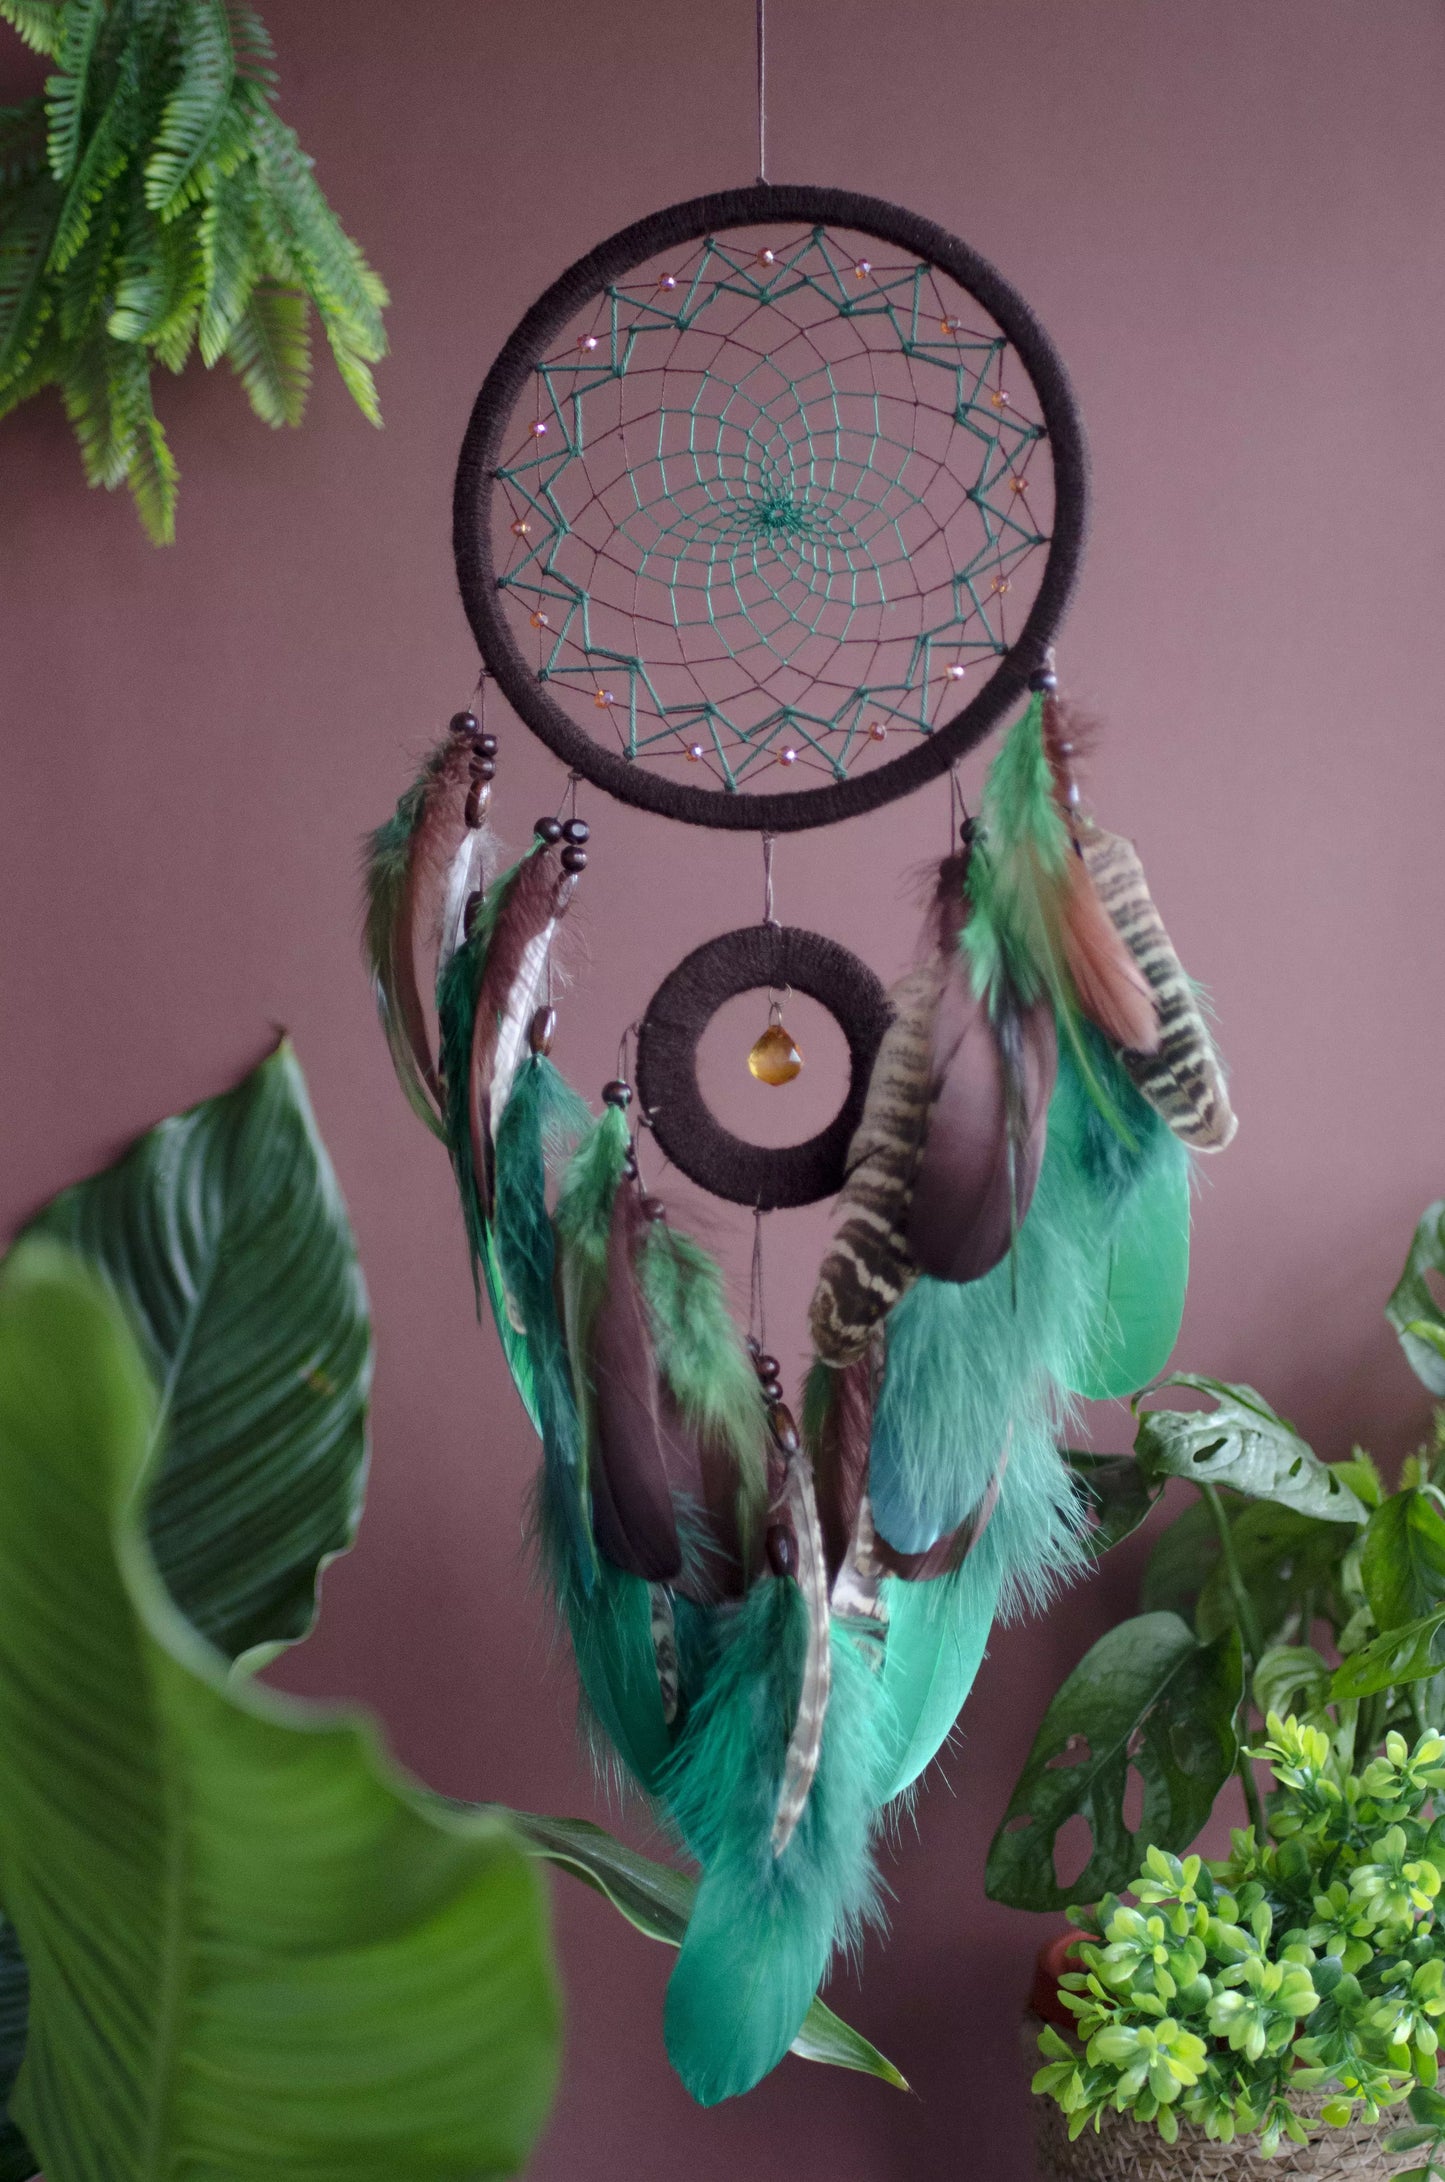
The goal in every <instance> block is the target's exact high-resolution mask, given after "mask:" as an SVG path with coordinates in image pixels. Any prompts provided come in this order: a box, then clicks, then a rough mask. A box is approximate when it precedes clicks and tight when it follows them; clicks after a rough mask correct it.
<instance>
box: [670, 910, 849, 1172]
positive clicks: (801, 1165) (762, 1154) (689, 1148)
mask: <svg viewBox="0 0 1445 2182" xmlns="http://www.w3.org/2000/svg"><path fill="white" fill-rule="evenodd" d="M783 986H787V987H791V988H792V989H793V990H794V991H797V992H804V993H807V994H808V996H809V997H810V999H813V1000H816V1001H817V1002H818V1004H819V1006H820V1007H824V1008H826V1009H827V1011H828V1013H829V1014H830V1015H831V1016H832V1018H833V1020H834V1022H835V1023H836V1024H837V1025H838V1028H839V1029H840V1030H841V1031H842V1033H843V1036H844V1038H845V1039H846V1040H847V1044H848V1090H847V1094H846V1096H845V1098H844V1100H843V1103H842V1105H841V1106H840V1107H839V1109H838V1111H837V1113H836V1114H835V1115H834V1116H833V1119H832V1120H831V1121H830V1122H829V1124H828V1126H827V1128H826V1129H822V1130H820V1131H819V1132H818V1134H817V1135H816V1136H813V1137H809V1138H808V1139H807V1141H806V1143H803V1144H788V1145H783V1146H780V1147H771V1146H766V1145H761V1144H749V1143H747V1142H746V1141H745V1140H744V1139H743V1138H742V1137H738V1136H734V1135H733V1133H732V1131H731V1130H730V1129H725V1128H724V1127H723V1125H722V1123H721V1122H720V1121H718V1120H717V1118H716V1116H715V1115H714V1114H713V1113H712V1111H711V1109H710V1108H709V1107H708V1104H707V1102H706V1100H705V1099H704V1098H703V1095H702V1090H701V1087H700V1086H699V1083H698V1080H697V1049H698V1045H699V1043H700V1041H701V1038H702V1035H703V1032H704V1031H705V1030H706V1029H707V1026H708V1024H709V1023H710V1022H711V1021H712V1019H713V1017H714V1016H715V1015H716V1014H717V1011H718V1009H719V1008H720V1007H721V1006H722V1005H723V1003H724V1002H725V1001H728V1000H732V999H734V998H735V997H736V996H737V994H739V993H744V992H752V991H754V990H761V991H766V990H767V989H768V988H769V987H773V988H777V987H783ZM891 1013H892V1010H891V1009H890V1007H889V1004H888V995H887V994H886V993H885V991H884V990H883V987H882V985H881V984H880V983H879V982H878V979H877V978H876V977H875V976H874V975H873V972H872V971H871V970H870V969H869V968H868V966H867V964H866V963H863V962H860V961H859V960H858V957H857V956H856V955H853V954H850V953H849V952H848V949H847V948H846V947H840V946H839V945H838V942H837V941H836V940H831V939H825V938H824V937H823V936H822V934H821V933H818V932H802V931H799V930H798V929H797V928H796V927H795V926H793V925H786V924H754V925H746V926H744V927H743V928H742V929H741V930H739V931H736V932H724V933H722V934H721V935H720V936H719V937H718V938H717V939H711V940H708V941H706V942H705V944H704V945H703V946H701V947H698V948H696V949H694V951H693V953H692V954H690V955H688V956H687V958H686V960H685V961H682V962H680V963H679V964H678V966H677V968H676V969H675V970H673V971H672V972H671V974H670V975H669V976H667V977H666V978H664V979H663V981H662V983H661V984H660V985H659V986H658V988H657V991H656V992H655V993H654V994H653V996H652V998H651V1000H650V1001H649V1002H648V1005H647V1012H646V1014H645V1015H644V1016H643V1019H642V1023H641V1025H640V1027H639V1029H638V1033H637V1090H638V1097H639V1100H640V1102H641V1105H642V1107H643V1110H644V1111H645V1113H646V1114H647V1115H648V1118H649V1120H650V1122H651V1126H652V1133H653V1135H654V1137H655V1138H656V1140H657V1142H658V1144H659V1145H660V1146H661V1148H662V1150H663V1151H664V1152H665V1153H666V1154H667V1156H668V1158H669V1159H670V1160H671V1161H672V1163H673V1165H674V1166H675V1167H676V1168H678V1169H679V1171H680V1172H681V1173H683V1174H685V1175H686V1176H687V1177H688V1179H689V1180H690V1181H693V1182H696V1183H697V1184H698V1185H699V1187H701V1188H702V1189H705V1190H708V1191H710V1192H711V1194H712V1195H713V1196H714V1197H723V1198H726V1199H727V1200H728V1201H729V1202H730V1203H732V1204H735V1205H750V1206H752V1207H753V1208H754V1209H755V1210H757V1211H760V1212H774V1211H777V1210H779V1209H781V1208H782V1207H784V1206H787V1205H812V1204H816V1203H817V1202H818V1201H819V1200H820V1199H821V1198H825V1197H836V1195H837V1194H838V1191H839V1190H840V1189H841V1188H842V1186H843V1179H844V1173H845V1165H844V1163H845V1161H846V1158H847V1154H848V1146H849V1144H850V1143H851V1141H852V1138H853V1133H854V1131H855V1130H856V1128H857V1126H858V1122H859V1119H860V1117H861V1115H862V1112H863V1101H864V1099H865V1097H866V1096H867V1091H868V1079H869V1076H870V1074H871V1073H872V1068H873V1063H874V1061H875V1059H876V1058H877V1054H878V1047H879V1043H880V1041H881V1040H882V1037H883V1033H884V1031H885V1030H886V1029H887V1027H888V1022H889V1019H890V1016H891Z"/></svg>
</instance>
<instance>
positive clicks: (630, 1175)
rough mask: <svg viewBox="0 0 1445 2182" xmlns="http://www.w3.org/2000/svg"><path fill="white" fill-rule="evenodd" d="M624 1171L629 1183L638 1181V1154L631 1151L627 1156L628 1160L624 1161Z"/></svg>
mask: <svg viewBox="0 0 1445 2182" xmlns="http://www.w3.org/2000/svg"><path fill="white" fill-rule="evenodd" d="M622 1171H623V1173H624V1174H625V1175H626V1177H627V1179H628V1181H629V1182H635V1181H636V1180H637V1154H636V1152H633V1151H629V1152H628V1154H627V1157H626V1158H625V1159H624V1160H623V1162H622Z"/></svg>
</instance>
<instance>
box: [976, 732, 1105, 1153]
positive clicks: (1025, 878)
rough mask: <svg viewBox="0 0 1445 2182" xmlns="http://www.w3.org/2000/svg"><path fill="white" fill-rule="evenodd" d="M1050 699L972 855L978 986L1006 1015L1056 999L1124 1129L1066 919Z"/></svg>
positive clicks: (1010, 760)
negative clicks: (1080, 991) (1067, 948)
mask: <svg viewBox="0 0 1445 2182" xmlns="http://www.w3.org/2000/svg"><path fill="white" fill-rule="evenodd" d="M1043 717H1044V715H1043V699H1042V697H1035V698H1034V699H1033V702H1032V703H1031V704H1030V706H1029V708H1028V710H1027V712H1025V713H1024V715H1023V717H1022V719H1020V720H1018V721H1016V722H1015V724H1014V726H1013V727H1012V728H1010V730H1009V732H1008V734H1007V736H1006V737H1005V738H1004V741H1003V744H1002V746H1001V747H1000V749H999V752H998V755H997V757H996V758H995V759H994V761H993V764H992V765H991V766H990V767H989V771H988V778H987V780H986V781H985V783H984V791H983V806H982V811H981V817H982V821H983V825H982V832H981V837H980V839H979V840H978V841H977V842H976V843H975V845H974V848H973V850H972V853H971V855H970V857H969V865H968V881H967V886H968V898H969V904H970V914H969V918H968V922H967V924H966V925H965V926H964V929H963V936H962V941H961V945H962V946H963V948H964V951H965V952H966V954H967V956H968V959H969V962H970V964H971V966H972V972H973V983H974V990H975V991H976V992H977V993H979V994H980V995H982V996H984V997H985V998H986V999H987V1000H988V1003H989V1006H990V1009H991V1010H992V1011H993V1012H994V1013H995V1014H997V1013H998V1012H999V1011H1000V1009H1001V1008H1002V1007H1003V1006H1004V1005H1005V1004H1006V1000H1017V1001H1021V1002H1022V1003H1023V1005H1024V1006H1025V1007H1029V1006H1031V1005H1032V1004H1033V1002H1034V1001H1036V1000H1037V999H1038V998H1039V997H1040V995H1041V994H1047V995H1048V998H1049V1000H1050V1001H1051V1002H1052V1004H1053V1010H1054V1015H1055V1019H1056V1021H1057V1023H1058V1028H1059V1038H1060V1043H1061V1047H1062V1046H1065V1045H1066V1046H1067V1047H1068V1049H1069V1051H1070V1052H1071V1053H1072V1055H1073V1059H1074V1064H1075V1066H1076V1067H1077V1069H1078V1071H1079V1074H1080V1076H1081V1077H1082V1079H1083V1082H1084V1084H1085V1086H1086V1088H1087V1090H1088V1092H1089V1095H1090V1097H1091V1098H1092V1099H1093V1100H1094V1103H1095V1104H1096V1105H1097V1106H1098V1108H1099V1110H1100V1112H1101V1113H1102V1114H1103V1115H1104V1116H1105V1118H1106V1119H1107V1120H1108V1121H1109V1122H1110V1123H1111V1125H1112V1126H1113V1127H1114V1128H1115V1129H1116V1130H1117V1131H1118V1132H1119V1133H1120V1134H1121V1135H1127V1133H1128V1123H1127V1122H1126V1120H1125V1118H1124V1112H1123V1110H1122V1108H1121V1105H1120V1103H1119V1102H1118V1101H1117V1100H1115V1099H1112V1098H1111V1096H1110V1093H1109V1088H1108V1083H1107V1080H1106V1078H1105V1077H1104V1076H1102V1075H1101V1073H1100V1071H1099V1069H1098V1068H1097V1066H1096V1064H1095V1061H1094V1058H1093V1040H1092V1035H1091V1026H1090V1025H1089V1024H1088V1023H1087V1022H1086V1021H1085V1019H1084V1016H1083V1014H1082V1012H1081V1010H1080V1007H1079V1001H1078V995H1077V993H1076V992H1075V990H1074V981H1073V979H1072V977H1071V976H1070V975H1069V969H1068V964H1067V962H1066V960H1065V957H1064V951H1063V943H1062V936H1061V933H1060V928H1059V913H1058V899H1057V897H1058V892H1059V889H1060V888H1061V887H1062V885H1063V882H1064V878H1065V875H1066V873H1067V871H1068V862H1069V858H1070V856H1072V855H1073V853H1074V849H1073V844H1072V841H1071V839H1070V835H1069V829H1068V826H1067V824H1066V823H1065V820H1064V815H1063V813H1062V811H1061V810H1060V809H1059V806H1058V803H1057V801H1056V800H1055V796H1054V782H1053V773H1052V770H1051V768H1050V765H1049V759H1048V752H1047V750H1046V749H1045V747H1044V732H1043Z"/></svg>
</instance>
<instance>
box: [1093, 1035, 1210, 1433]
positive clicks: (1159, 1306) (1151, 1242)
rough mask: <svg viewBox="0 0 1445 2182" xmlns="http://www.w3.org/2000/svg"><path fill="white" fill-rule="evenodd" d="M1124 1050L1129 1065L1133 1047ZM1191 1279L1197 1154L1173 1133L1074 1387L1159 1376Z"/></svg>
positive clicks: (1102, 1291)
mask: <svg viewBox="0 0 1445 2182" xmlns="http://www.w3.org/2000/svg"><path fill="white" fill-rule="evenodd" d="M1121 1058H1122V1059H1123V1060H1124V1063H1125V1065H1126V1067H1127V1065H1128V1056H1127V1054H1126V1055H1121ZM1188 1285H1189V1155H1188V1153H1187V1151H1186V1150H1185V1148H1184V1146H1183V1144H1182V1143H1180V1142H1179V1140H1178V1139H1177V1138H1174V1137H1169V1138H1167V1139H1166V1141H1165V1142H1164V1143H1163V1144H1162V1145H1161V1146H1160V1147H1159V1151H1158V1155H1157V1156H1156V1158H1155V1159H1154V1161H1153V1162H1152V1164H1151V1166H1150V1168H1149V1171H1148V1172H1147V1174H1146V1175H1145V1176H1144V1177H1143V1178H1142V1180H1141V1181H1140V1182H1139V1183H1138V1184H1137V1186H1136V1187H1135V1188H1134V1189H1133V1190H1132V1191H1131V1193H1130V1197H1129V1202H1128V1204H1127V1205H1126V1206H1125V1207H1124V1209H1123V1211H1122V1212H1121V1214H1120V1217H1119V1221H1118V1224H1117V1226H1116V1227H1115V1229H1114V1232H1113V1235H1112V1237H1111V1239H1110V1242H1109V1247H1108V1251H1107V1257H1106V1268H1105V1273H1104V1278H1103V1281H1102V1283H1101V1285H1100V1287H1099V1288H1098V1289H1097V1290H1096V1293H1095V1298H1094V1309H1093V1314H1092V1326H1093V1334H1092V1339H1091V1341H1090V1345H1089V1349H1088V1352H1087V1355H1086V1357H1085V1359H1084V1362H1083V1365H1082V1368H1081V1369H1080V1370H1079V1372H1078V1373H1077V1374H1076V1375H1075V1377H1074V1378H1072V1379H1071V1380H1070V1382H1069V1384H1070V1386H1071V1388H1072V1390H1073V1392H1074V1393H1076V1394H1082V1395H1083V1396H1084V1398H1085V1400H1086V1401H1091V1402H1109V1401H1117V1400H1119V1399H1121V1398H1122V1397H1123V1396H1125V1395H1130V1394H1137V1393H1138V1391H1139V1389H1140V1387H1144V1386H1148V1385H1149V1384H1150V1382H1151V1381H1152V1380H1154V1379H1157V1378H1158V1376H1159V1374H1160V1373H1161V1372H1162V1371H1163V1370H1164V1368H1165V1366H1166V1365H1167V1363H1168V1362H1169V1357H1170V1354H1171V1352H1172V1350H1173V1347H1174V1344H1175V1342H1176V1341H1177V1339H1178V1338H1179V1324H1180V1320H1181V1319H1182V1318H1183V1316H1184V1296H1185V1291H1186V1289H1187V1288H1188Z"/></svg>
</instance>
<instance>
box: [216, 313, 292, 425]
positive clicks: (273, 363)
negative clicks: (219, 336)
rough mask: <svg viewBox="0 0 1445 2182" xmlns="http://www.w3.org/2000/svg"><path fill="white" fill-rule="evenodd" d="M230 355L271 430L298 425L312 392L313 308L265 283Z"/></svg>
mask: <svg viewBox="0 0 1445 2182" xmlns="http://www.w3.org/2000/svg"><path fill="white" fill-rule="evenodd" d="M226 354H227V355H228V356H229V357H230V359H231V362H232V364H233V365H234V366H235V368H236V374H237V377H238V378H239V379H240V381H241V384H242V386H244V387H245V389H246V393H247V395H248V396H249V398H250V403H251V407H252V408H253V409H254V410H255V412H256V414H257V416H258V417H260V418H262V419H263V420H264V421H265V422H266V423H267V424H270V425H275V426H280V425H283V424H299V423H300V422H301V419H302V416H303V415H304V414H305V410H306V396H307V394H308V393H309V392H310V389H311V305H310V303H309V302H308V300H307V298H306V297H305V295H304V294H303V293H302V292H301V290H300V289H298V288H278V287H275V286H273V285H272V283H271V282H270V281H263V282H262V283H261V284H260V286H259V287H257V288H255V289H254V290H253V291H252V294H251V299H250V301H249V303H248V304H247V305H246V308H245V309H244V310H243V311H242V313H241V315H240V317H239V318H238V319H237V321H236V324H235V326H234V328H233V329H232V333H231V338H230V340H229V341H228V342H227V344H226Z"/></svg>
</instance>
